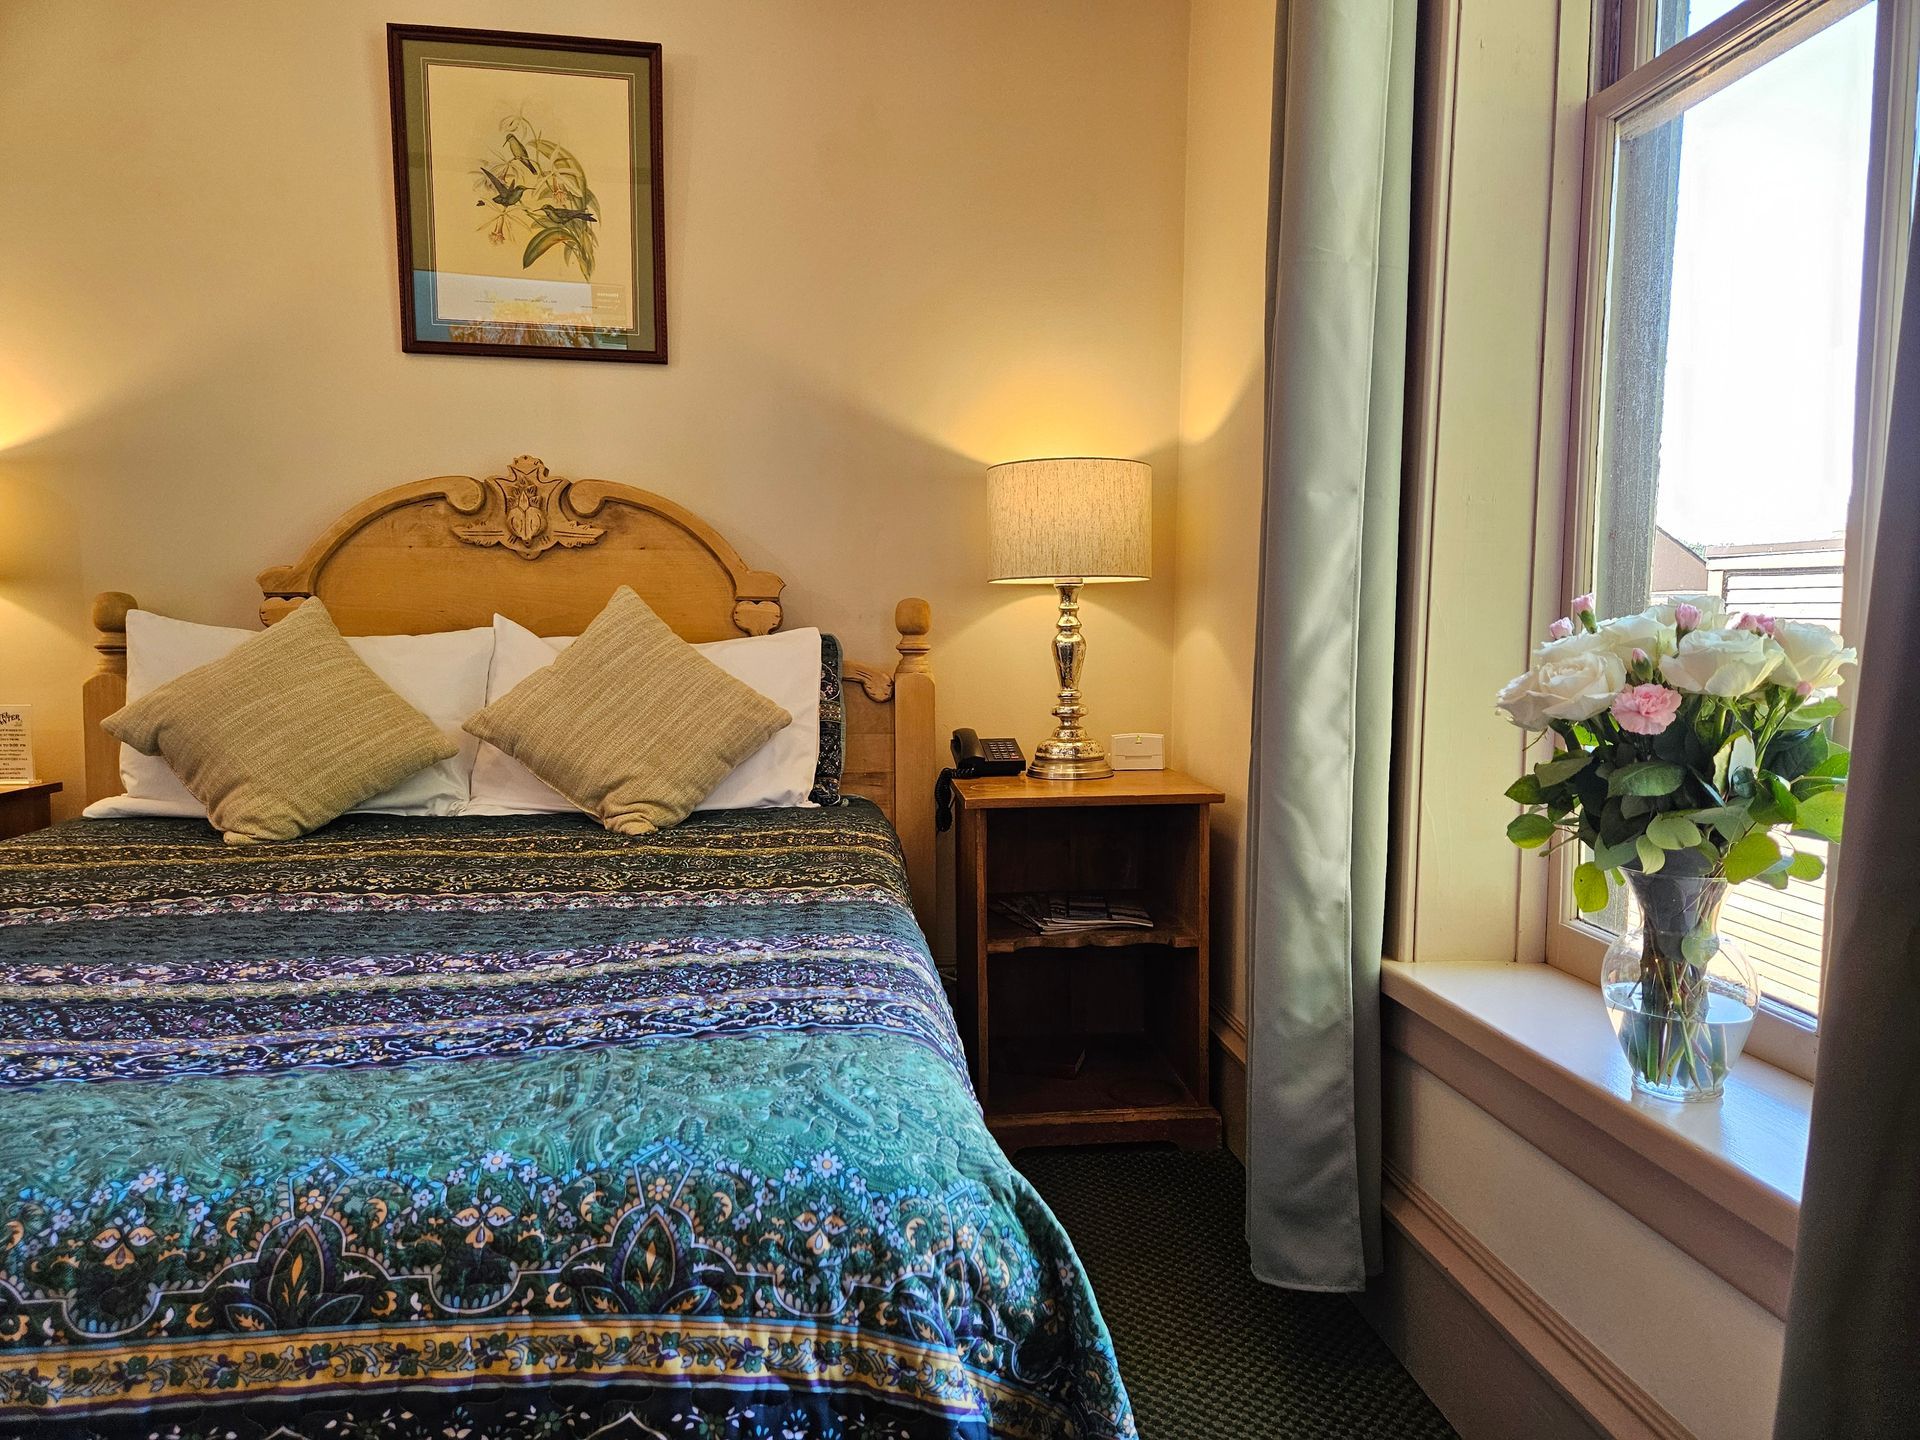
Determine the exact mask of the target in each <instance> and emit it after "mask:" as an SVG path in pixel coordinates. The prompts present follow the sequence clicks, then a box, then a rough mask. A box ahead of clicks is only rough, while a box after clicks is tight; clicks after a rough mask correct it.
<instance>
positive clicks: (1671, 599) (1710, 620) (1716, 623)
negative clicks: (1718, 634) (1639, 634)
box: [1646, 595, 1727, 630]
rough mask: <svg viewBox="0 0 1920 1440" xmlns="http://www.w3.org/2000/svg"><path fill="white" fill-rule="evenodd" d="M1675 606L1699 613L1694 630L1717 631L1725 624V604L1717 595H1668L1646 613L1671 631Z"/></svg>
mask: <svg viewBox="0 0 1920 1440" xmlns="http://www.w3.org/2000/svg"><path fill="white" fill-rule="evenodd" d="M1677 605H1691V606H1693V608H1694V609H1696V610H1698V611H1699V612H1700V623H1699V624H1698V625H1696V626H1694V629H1696V630H1718V629H1720V628H1722V627H1723V626H1724V625H1725V624H1726V623H1727V602H1726V601H1725V600H1722V599H1721V598H1720V597H1719V596H1718V595H1669V596H1667V598H1666V599H1664V600H1661V601H1659V602H1658V603H1657V604H1654V605H1650V606H1648V607H1647V610H1646V613H1647V614H1648V615H1651V616H1653V617H1654V618H1655V619H1656V620H1658V621H1659V622H1660V623H1661V624H1662V625H1665V626H1667V627H1668V628H1669V629H1671V628H1672V627H1673V623H1674V621H1673V611H1674V607H1675V606H1677Z"/></svg>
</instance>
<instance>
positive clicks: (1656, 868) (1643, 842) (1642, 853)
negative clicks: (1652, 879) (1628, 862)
mask: <svg viewBox="0 0 1920 1440" xmlns="http://www.w3.org/2000/svg"><path fill="white" fill-rule="evenodd" d="M1633 849H1634V853H1635V854H1636V855H1638V856H1639V857H1640V871H1641V873H1642V874H1645V875H1657V874H1659V873H1660V868H1661V867H1662V866H1663V865H1665V864H1666V863H1667V852H1666V851H1664V850H1662V849H1661V848H1660V847H1659V846H1658V845H1656V844H1654V843H1653V841H1651V840H1649V839H1648V838H1647V837H1646V836H1644V835H1641V836H1638V837H1637V838H1636V839H1635V840H1634V842H1633Z"/></svg>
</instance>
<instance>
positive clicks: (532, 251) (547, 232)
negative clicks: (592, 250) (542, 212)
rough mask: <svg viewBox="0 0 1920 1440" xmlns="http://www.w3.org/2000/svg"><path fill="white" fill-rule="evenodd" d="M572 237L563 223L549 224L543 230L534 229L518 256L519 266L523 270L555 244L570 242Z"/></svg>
mask: <svg viewBox="0 0 1920 1440" xmlns="http://www.w3.org/2000/svg"><path fill="white" fill-rule="evenodd" d="M572 238H573V237H572V235H571V233H570V232H569V231H568V230H567V228H566V226H564V225H549V226H547V227H546V228H545V229H544V230H536V231H534V232H533V238H532V239H531V240H529V241H527V248H526V250H525V251H524V252H523V253H522V254H521V256H520V268H521V269H522V270H525V269H526V268H527V267H528V266H529V265H531V264H533V262H534V261H536V260H538V259H539V258H540V257H541V256H542V255H544V254H546V253H547V251H549V250H551V249H552V248H553V247H554V246H556V245H568V244H571V243H572Z"/></svg>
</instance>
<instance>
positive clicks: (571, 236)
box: [473, 111, 600, 279]
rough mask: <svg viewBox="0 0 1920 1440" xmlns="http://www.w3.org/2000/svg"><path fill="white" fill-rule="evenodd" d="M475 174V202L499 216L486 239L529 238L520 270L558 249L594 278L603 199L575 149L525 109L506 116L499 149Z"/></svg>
mask: <svg viewBox="0 0 1920 1440" xmlns="http://www.w3.org/2000/svg"><path fill="white" fill-rule="evenodd" d="M474 171H475V173H474V188H475V189H476V190H477V191H479V192H480V194H479V198H478V199H476V200H475V201H474V202H473V203H474V204H475V206H476V207H479V208H482V209H487V208H489V207H491V208H492V209H493V210H494V211H495V212H496V213H494V214H493V215H492V217H491V218H489V219H488V220H486V221H485V222H484V224H483V228H484V229H485V230H486V231H487V238H488V239H490V240H491V241H493V243H494V244H496V245H505V244H508V243H510V242H515V243H518V242H522V237H524V248H523V249H522V250H521V252H520V268H521V269H523V270H526V269H530V268H532V266H533V263H534V262H535V261H536V260H538V259H539V258H540V257H541V256H542V255H544V254H546V253H547V252H548V251H549V250H552V249H554V248H555V247H556V246H557V247H559V248H560V251H561V255H562V257H563V259H564V260H565V261H566V263H568V264H570V265H573V266H575V267H577V268H578V269H579V271H580V274H581V276H582V277H583V278H587V279H590V278H592V276H593V259H594V252H595V251H596V250H597V249H598V248H599V237H598V234H597V232H596V229H595V227H596V226H597V225H598V224H599V223H600V217H599V215H598V214H597V213H596V212H595V207H596V206H597V205H598V204H599V201H598V200H597V199H596V198H595V196H594V193H593V190H592V188H591V187H590V186H589V185H588V184H587V174H586V170H585V169H584V168H583V167H582V166H581V164H580V161H579V160H578V159H577V158H576V157H575V156H574V154H573V153H572V152H571V151H569V150H567V149H566V148H564V147H563V146H561V145H560V144H558V143H557V142H555V141H553V140H551V139H549V138H548V137H547V136H545V135H543V134H541V133H540V131H539V129H538V128H537V127H536V126H535V125H534V124H533V122H532V121H530V120H528V119H527V117H526V114H525V112H524V111H516V112H515V113H513V114H511V115H507V116H505V117H504V118H502V120H501V121H500V140H499V142H498V144H497V146H496V148H495V150H494V151H493V153H491V154H488V155H485V156H482V157H481V158H480V159H479V160H478V161H477V162H476V164H475V167H474Z"/></svg>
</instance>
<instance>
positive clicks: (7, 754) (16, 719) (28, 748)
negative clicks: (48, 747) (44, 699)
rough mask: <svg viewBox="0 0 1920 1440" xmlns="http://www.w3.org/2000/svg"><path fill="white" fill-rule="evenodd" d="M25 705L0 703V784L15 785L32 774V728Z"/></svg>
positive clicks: (31, 776)
mask: <svg viewBox="0 0 1920 1440" xmlns="http://www.w3.org/2000/svg"><path fill="white" fill-rule="evenodd" d="M31 708H32V707H31V706H27V705H0V785H15V784H19V783H20V782H22V781H25V780H31V779H33V778H34V775H33V728H32V726H31V725H29V724H28V720H27V716H28V712H29V711H30V710H31Z"/></svg>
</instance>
